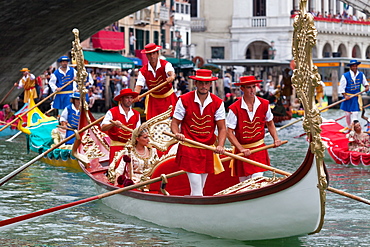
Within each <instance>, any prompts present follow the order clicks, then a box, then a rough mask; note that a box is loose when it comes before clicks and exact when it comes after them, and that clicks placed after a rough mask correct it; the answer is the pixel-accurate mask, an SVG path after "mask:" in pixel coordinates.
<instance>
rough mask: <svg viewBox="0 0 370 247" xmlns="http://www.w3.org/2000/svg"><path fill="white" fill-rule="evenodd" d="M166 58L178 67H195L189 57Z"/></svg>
mask: <svg viewBox="0 0 370 247" xmlns="http://www.w3.org/2000/svg"><path fill="white" fill-rule="evenodd" d="M166 60H167V61H168V62H170V63H172V65H173V66H174V67H176V68H181V69H192V68H194V63H193V62H192V61H190V60H188V59H185V58H181V59H178V58H173V57H166Z"/></svg>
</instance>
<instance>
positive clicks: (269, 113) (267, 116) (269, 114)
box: [265, 106, 274, 122]
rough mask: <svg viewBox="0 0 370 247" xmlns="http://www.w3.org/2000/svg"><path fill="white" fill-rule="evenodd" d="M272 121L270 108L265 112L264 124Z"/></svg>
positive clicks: (272, 116)
mask: <svg viewBox="0 0 370 247" xmlns="http://www.w3.org/2000/svg"><path fill="white" fill-rule="evenodd" d="M273 119H274V114H272V112H271V108H270V106H269V107H268V108H267V112H266V118H265V121H266V122H270V121H271V120H273Z"/></svg>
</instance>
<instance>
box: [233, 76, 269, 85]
mask: <svg viewBox="0 0 370 247" xmlns="http://www.w3.org/2000/svg"><path fill="white" fill-rule="evenodd" d="M257 82H262V80H256V77H255V76H253V75H248V76H241V77H240V78H239V82H237V83H234V86H241V85H252V84H255V83H257Z"/></svg>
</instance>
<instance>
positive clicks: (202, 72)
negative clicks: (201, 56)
mask: <svg viewBox="0 0 370 247" xmlns="http://www.w3.org/2000/svg"><path fill="white" fill-rule="evenodd" d="M189 78H191V79H193V80H197V81H215V80H217V79H218V77H216V76H212V70H209V69H198V70H197V72H196V74H195V76H194V75H193V76H189Z"/></svg>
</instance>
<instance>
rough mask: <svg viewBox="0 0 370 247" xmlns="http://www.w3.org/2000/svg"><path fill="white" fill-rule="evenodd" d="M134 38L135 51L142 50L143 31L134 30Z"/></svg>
mask: <svg viewBox="0 0 370 247" xmlns="http://www.w3.org/2000/svg"><path fill="white" fill-rule="evenodd" d="M135 33H136V34H135V37H136V50H142V49H144V32H143V30H140V29H136V30H135Z"/></svg>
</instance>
